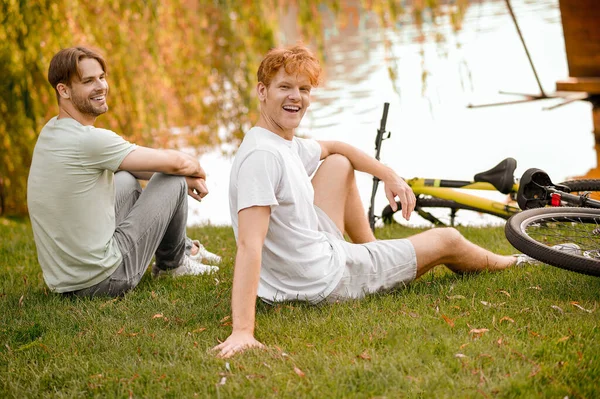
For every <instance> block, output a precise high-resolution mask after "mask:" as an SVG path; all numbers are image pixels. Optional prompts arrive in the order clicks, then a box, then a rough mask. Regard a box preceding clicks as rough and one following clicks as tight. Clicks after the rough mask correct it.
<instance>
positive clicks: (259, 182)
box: [229, 127, 345, 303]
mask: <svg viewBox="0 0 600 399" xmlns="http://www.w3.org/2000/svg"><path fill="white" fill-rule="evenodd" d="M320 155H321V146H320V145H319V143H317V142H316V141H314V140H307V139H301V138H297V137H294V139H293V140H292V141H288V140H286V139H284V138H282V137H280V136H278V135H277V134H275V133H272V132H270V131H269V130H266V129H263V128H260V127H254V128H252V129H250V131H249V132H248V133H246V136H245V137H244V140H243V142H242V144H241V146H240V148H239V149H238V151H237V154H236V156H235V160H234V162H233V166H232V168H231V178H230V182H229V209H230V212H231V222H232V225H233V230H234V233H235V237H236V240H237V238H238V212H239V211H240V210H242V209H245V208H249V207H252V206H270V207H271V218H270V221H269V230H268V232H267V237H266V239H265V244H264V246H263V249H262V265H261V271H260V283H259V287H258V296H259V297H260V298H262V299H264V300H265V301H267V302H278V301H286V300H305V301H309V302H311V303H317V302H320V301H321V300H323V299H324V298H325V297H326V296H327V295H329V294H330V293H331V291H332V290H333V289H334V288H335V286H336V285H337V284H338V283H339V281H340V279H341V277H342V274H343V271H344V264H345V257H344V255H343V251H341V250H340V248H339V244H337V243H336V242H335V240H332V239H330V238H328V237H327V236H326V235H325V234H324V233H322V232H320V231H319V230H318V220H317V214H316V212H315V209H314V191H313V187H312V184H311V182H310V175H311V174H313V173H314V172H315V170H316V169H317V166H318V165H319V158H320Z"/></svg>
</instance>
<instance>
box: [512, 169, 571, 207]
mask: <svg viewBox="0 0 600 399" xmlns="http://www.w3.org/2000/svg"><path fill="white" fill-rule="evenodd" d="M548 187H552V188H555V189H558V190H560V191H564V192H569V191H570V190H569V188H568V187H566V186H563V185H560V184H554V183H552V180H550V176H548V173H546V172H544V171H543V170H541V169H536V168H531V169H527V170H526V171H525V173H523V176H522V177H521V180H520V181H519V191H518V192H517V203H518V204H519V208H521V209H531V208H541V207H544V206H546V205H548V201H549V195H548Z"/></svg>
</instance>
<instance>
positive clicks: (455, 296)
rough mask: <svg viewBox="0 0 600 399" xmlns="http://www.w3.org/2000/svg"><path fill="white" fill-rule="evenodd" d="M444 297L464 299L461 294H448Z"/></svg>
mask: <svg viewBox="0 0 600 399" xmlns="http://www.w3.org/2000/svg"><path fill="white" fill-rule="evenodd" d="M446 298H448V299H465V297H464V296H462V295H450V296H446Z"/></svg>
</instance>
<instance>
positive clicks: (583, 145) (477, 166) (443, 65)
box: [190, 0, 597, 224]
mask: <svg viewBox="0 0 600 399" xmlns="http://www.w3.org/2000/svg"><path fill="white" fill-rule="evenodd" d="M512 5H513V9H514V12H515V14H516V17H517V19H518V22H519V24H520V27H521V31H522V33H523V36H524V38H525V41H526V42H527V45H528V46H529V51H530V53H531V56H532V58H533V62H534V63H535V65H536V68H537V71H538V75H539V77H540V80H541V83H542V85H543V87H544V90H545V91H546V92H547V93H552V92H553V91H554V87H555V82H556V80H559V79H564V78H566V77H567V76H568V70H567V63H566V55H565V49H564V40H563V36H562V26H561V23H560V11H559V8H558V0H539V1H531V0H529V1H527V0H513V1H512ZM286 17H289V18H290V23H289V24H286V23H284V26H288V27H289V26H293V23H292V22H293V21H294V20H295V19H294V16H293V14H292V15H291V16H286ZM332 26H333V25H332ZM282 35H283V41H284V42H286V43H295V42H296V40H297V36H295V32H294V30H293V29H284V31H283V32H282ZM325 36H326V40H325V80H324V83H323V85H322V87H320V88H318V89H316V90H314V91H313V93H314V95H313V103H312V105H311V108H310V109H309V111H308V112H307V114H306V116H305V119H304V121H303V123H302V125H301V127H300V129H299V133H300V134H302V135H304V136H308V137H313V138H316V139H323V140H329V139H330V140H343V141H346V142H348V143H351V144H353V145H355V146H357V147H359V148H362V149H363V150H365V151H367V152H368V153H370V154H373V153H374V138H375V132H376V129H377V128H378V126H379V119H380V118H381V112H382V109H383V103H384V102H389V103H390V104H391V105H390V115H389V118H388V129H389V130H390V131H391V132H392V136H391V138H390V139H389V140H388V141H386V142H385V144H384V148H383V149H382V152H381V159H382V161H383V162H384V163H386V164H388V165H390V166H391V167H393V168H394V169H395V170H396V171H397V172H398V173H399V174H401V175H402V176H404V177H407V178H408V177H415V176H420V177H438V178H449V179H462V180H465V179H469V178H470V177H472V176H473V175H474V174H475V173H477V172H480V171H482V170H484V169H488V168H490V167H492V166H494V165H495V164H496V163H498V162H499V161H500V160H502V159H503V158H505V157H513V158H515V159H517V161H518V168H517V171H516V174H517V176H520V175H521V174H522V173H523V172H524V171H525V170H526V169H527V168H530V167H537V168H541V169H544V170H546V171H547V172H548V173H549V174H550V176H551V177H552V178H553V180H555V181H562V180H565V179H567V178H569V177H573V176H581V175H584V174H586V173H588V171H589V170H590V169H593V168H595V167H596V165H597V159H596V153H595V151H594V138H593V135H592V133H591V132H592V117H591V105H590V104H589V103H587V102H583V101H580V102H575V103H572V104H570V105H566V106H564V107H560V108H557V109H555V110H552V111H544V110H543V108H544V107H546V106H551V105H555V104H558V103H560V102H561V101H562V100H561V99H549V100H544V101H536V102H530V103H523V104H519V105H509V106H502V107H489V108H475V109H469V108H467V105H468V104H471V103H472V104H481V103H488V102H498V101H509V100H516V99H521V97H518V96H508V95H501V94H499V91H501V90H502V91H507V92H516V93H531V94H539V89H538V87H537V84H536V81H535V78H534V76H533V73H532V72H531V69H530V67H529V64H528V61H527V58H526V55H525V52H524V50H523V47H522V45H521V43H520V41H519V37H518V35H517V32H516V29H515V27H514V25H513V23H512V20H511V18H510V15H509V13H508V10H507V9H506V5H505V3H504V1H481V2H476V3H473V4H472V5H471V6H470V7H469V8H468V10H467V12H466V14H465V18H464V20H463V23H462V29H461V30H460V31H456V32H455V31H454V29H453V28H452V24H451V21H450V19H449V18H445V19H444V18H442V19H439V20H438V21H437V24H435V25H434V24H431V23H430V22H429V23H428V22H427V21H425V24H424V25H423V29H422V30H419V29H417V28H416V27H415V26H414V24H410V23H409V17H408V16H407V17H406V19H405V20H404V21H403V23H402V27H401V29H397V30H381V29H379V28H378V25H377V20H376V18H375V17H374V16H372V15H363V14H361V15H360V16H359V17H352V18H349V19H348V22H347V24H346V25H344V26H342V27H338V28H331V29H330V30H328V31H326V35H325ZM440 38H444V40H440ZM202 163H203V165H204V167H205V169H206V170H207V171H208V172H209V180H208V184H209V188H210V190H211V195H209V196H208V197H207V198H206V199H205V200H204V201H203V202H202V204H191V208H190V209H191V212H192V215H191V217H190V223H194V224H195V223H204V222H211V223H213V224H229V223H230V219H229V210H228V201H227V198H228V196H227V187H228V180H229V168H230V165H231V160H229V159H225V158H223V157H221V156H220V155H218V154H209V155H208V156H205V157H203V159H202ZM357 178H358V184H359V189H360V192H361V196H362V199H363V201H364V203H365V206H367V203H368V201H369V195H370V186H371V177H370V176H367V175H364V174H359V175H358V177H357ZM380 194H381V195H380V196H379V197H378V198H377V201H376V204H377V206H376V211H377V212H380V210H381V209H382V208H383V206H384V205H385V203H386V200H385V197H384V195H383V193H382V192H380ZM489 195H490V196H492V197H497V196H500V198H499V199H501V198H502V196H501V195H500V194H494V193H490V194H489ZM483 222H485V220H484V221H483ZM414 223H417V222H416V221H415V222H414ZM477 223H479V221H477Z"/></svg>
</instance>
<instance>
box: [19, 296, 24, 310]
mask: <svg viewBox="0 0 600 399" xmlns="http://www.w3.org/2000/svg"><path fill="white" fill-rule="evenodd" d="M24 298H25V295H21V298H19V307H21V306H23V299H24Z"/></svg>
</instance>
